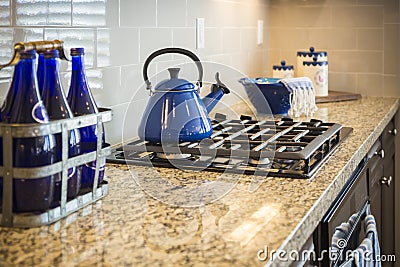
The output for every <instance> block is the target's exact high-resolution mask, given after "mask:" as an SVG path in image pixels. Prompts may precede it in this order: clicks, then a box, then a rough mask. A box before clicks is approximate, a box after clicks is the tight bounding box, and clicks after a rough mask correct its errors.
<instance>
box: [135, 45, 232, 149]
mask: <svg viewBox="0 0 400 267" xmlns="http://www.w3.org/2000/svg"><path fill="white" fill-rule="evenodd" d="M165 53H180V54H184V55H186V56H189V57H190V58H191V59H192V60H193V61H194V62H195V63H196V65H197V69H198V71H199V78H198V81H197V83H196V85H195V84H193V83H191V82H189V81H187V80H185V79H180V78H179V77H178V75H179V69H178V68H170V69H168V71H169V73H170V76H171V77H170V79H166V80H163V81H161V82H160V83H159V84H157V85H156V86H155V88H154V89H152V88H151V83H150V81H149V80H148V76H147V67H148V65H149V63H150V61H151V60H152V59H153V58H154V57H156V56H158V55H161V54H165ZM143 76H144V79H145V81H146V84H147V89H150V90H151V97H150V98H149V102H148V104H147V107H146V109H145V112H144V114H143V117H142V120H141V122H140V124H139V137H140V138H141V139H142V140H146V141H150V142H154V143H160V142H163V143H164V142H165V143H178V142H194V141H199V140H202V139H205V138H208V137H210V136H211V134H212V125H211V121H210V118H209V116H208V112H209V111H210V110H211V109H212V108H213V107H214V106H215V105H216V104H217V102H218V101H219V100H220V99H221V97H222V96H223V95H224V94H225V93H229V90H228V89H227V88H226V87H225V86H224V85H223V84H222V83H219V84H214V85H213V87H212V92H211V93H210V94H208V95H207V96H206V97H205V98H204V99H201V98H200V96H199V93H198V91H197V89H198V88H200V87H201V85H202V77H203V68H202V65H201V63H200V60H199V59H198V58H197V56H196V55H194V54H193V53H191V52H190V51H188V50H185V49H181V48H165V49H161V50H158V51H156V52H154V53H153V54H151V55H150V56H149V57H148V58H147V60H146V62H145V64H144V68H143Z"/></svg>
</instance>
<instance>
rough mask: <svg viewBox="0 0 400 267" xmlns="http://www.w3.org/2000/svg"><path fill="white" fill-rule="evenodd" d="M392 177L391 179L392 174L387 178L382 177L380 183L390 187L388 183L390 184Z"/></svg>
mask: <svg viewBox="0 0 400 267" xmlns="http://www.w3.org/2000/svg"><path fill="white" fill-rule="evenodd" d="M392 179H393V177H392V176H389V178H386V177H382V178H381V184H384V185H386V186H387V187H390V185H391V184H392Z"/></svg>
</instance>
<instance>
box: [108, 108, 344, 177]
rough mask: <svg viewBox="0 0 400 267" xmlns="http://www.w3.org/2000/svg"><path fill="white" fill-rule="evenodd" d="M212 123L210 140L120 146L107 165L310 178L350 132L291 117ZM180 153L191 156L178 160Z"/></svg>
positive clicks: (222, 118) (139, 142)
mask: <svg viewBox="0 0 400 267" xmlns="http://www.w3.org/2000/svg"><path fill="white" fill-rule="evenodd" d="M212 124H213V134H212V136H211V137H210V138H209V139H205V140H202V141H200V142H194V143H190V142H185V143H179V145H177V146H165V145H164V146H163V147H162V146H161V145H160V144H159V143H150V142H148V141H143V140H139V139H137V140H134V141H132V142H130V143H128V144H126V145H124V146H123V147H122V146H121V147H119V148H117V149H116V150H115V151H113V153H112V155H111V156H109V157H108V158H107V161H108V162H112V163H128V164H134V165H135V164H136V165H145V166H154V167H167V168H176V166H182V167H184V169H189V170H204V169H206V170H208V171H217V172H225V171H228V172H236V173H245V174H257V175H268V176H279V177H293V178H310V177H311V176H312V175H313V174H314V173H315V172H316V170H317V169H318V167H319V166H320V165H321V164H322V163H323V161H324V160H325V159H326V158H328V157H329V155H330V154H331V153H332V151H333V150H334V149H335V148H336V147H337V146H338V145H339V143H340V142H341V140H342V139H344V138H345V137H346V136H347V135H348V134H350V132H351V131H352V129H351V128H348V127H342V126H341V125H340V124H336V123H324V122H322V121H319V120H313V119H312V120H310V121H309V122H308V121H307V122H296V121H293V120H292V119H290V118H282V119H281V120H278V121H271V120H264V121H256V120H252V118H251V117H249V116H241V117H240V119H239V120H230V119H227V118H226V117H225V116H224V115H222V114H217V115H216V117H215V119H214V120H213V121H212ZM177 152H178V153H180V154H188V155H190V156H188V155H185V157H183V158H182V157H179V156H177V157H174V155H173V154H176V153H177ZM169 155H172V156H169ZM187 156H188V157H187ZM268 159H270V160H268Z"/></svg>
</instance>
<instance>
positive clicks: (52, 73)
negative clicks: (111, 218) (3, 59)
mask: <svg viewBox="0 0 400 267" xmlns="http://www.w3.org/2000/svg"><path fill="white" fill-rule="evenodd" d="M43 56H44V66H45V67H44V71H45V75H44V84H43V93H42V99H43V103H44V106H45V107H46V110H47V112H48V114H49V117H50V120H60V119H68V118H73V115H72V112H71V109H70V107H69V105H68V103H67V99H66V98H65V94H64V90H63V88H62V85H61V79H60V65H59V64H60V63H59V57H60V56H59V52H58V50H49V51H45V52H44V53H43ZM68 138H69V139H68V157H70V158H72V157H75V156H78V155H79V153H80V134H79V131H78V130H77V129H75V130H71V131H70V132H69V136H68ZM55 139H56V149H55V153H56V154H55V162H58V161H61V160H62V155H61V154H62V137H61V133H58V134H55ZM80 183H81V168H80V167H78V168H77V167H73V168H70V169H69V170H68V187H67V197H68V198H70V199H71V198H74V197H75V196H76V195H78V192H79V189H80ZM60 200H61V173H60V174H58V175H56V177H55V191H54V200H53V201H54V203H55V204H56V205H58V204H59V203H60Z"/></svg>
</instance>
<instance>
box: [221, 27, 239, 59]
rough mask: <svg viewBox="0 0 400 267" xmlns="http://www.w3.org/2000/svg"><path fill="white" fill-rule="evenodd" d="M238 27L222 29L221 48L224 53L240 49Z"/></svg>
mask: <svg viewBox="0 0 400 267" xmlns="http://www.w3.org/2000/svg"><path fill="white" fill-rule="evenodd" d="M240 35H241V33H240V29H237V28H231V29H223V30H222V50H223V51H224V53H233V52H239V51H240V44H241V37H240Z"/></svg>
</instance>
